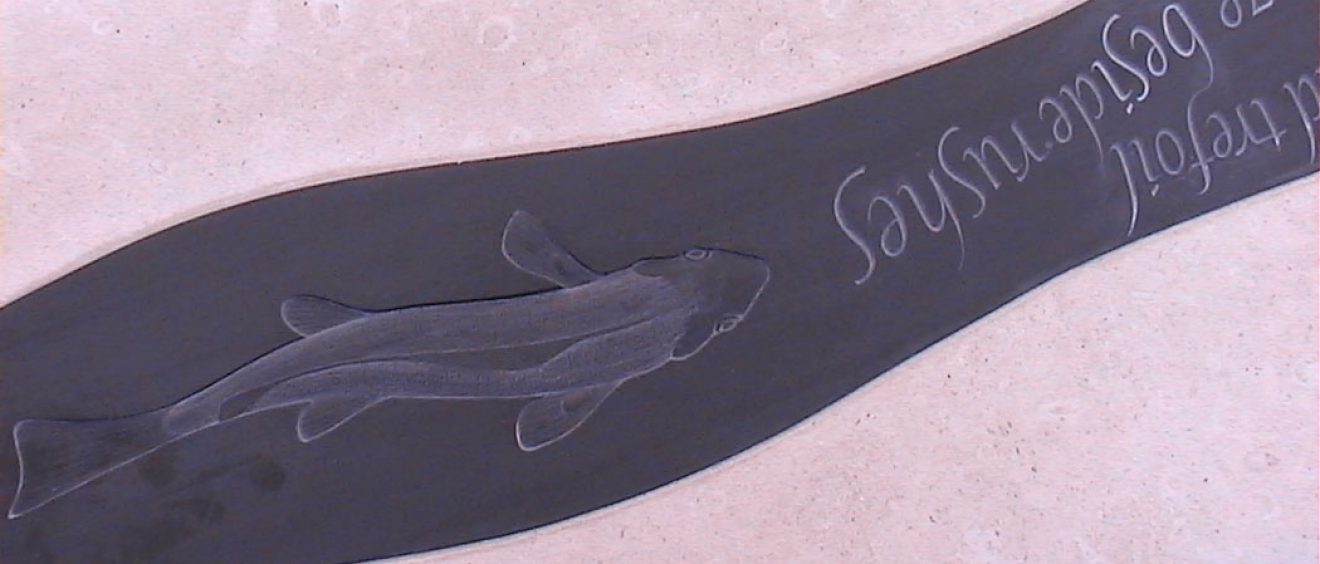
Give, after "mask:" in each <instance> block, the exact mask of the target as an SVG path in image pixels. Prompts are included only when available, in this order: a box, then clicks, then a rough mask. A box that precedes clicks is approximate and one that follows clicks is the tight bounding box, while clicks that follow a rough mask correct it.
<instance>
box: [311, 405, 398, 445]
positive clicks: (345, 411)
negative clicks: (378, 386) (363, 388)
mask: <svg viewBox="0 0 1320 564" xmlns="http://www.w3.org/2000/svg"><path fill="white" fill-rule="evenodd" d="M380 401H381V400H380V399H379V398H374V397H363V396H329V397H323V398H317V399H316V400H314V401H313V402H312V403H309V404H307V406H306V407H304V408H303V409H302V412H301V413H299V414H298V440H300V441H302V442H304V443H310V442H312V441H314V440H316V439H319V438H321V437H323V436H325V434H326V433H329V432H330V431H333V430H335V429H338V428H339V426H340V425H343V424H344V423H347V422H348V420H349V419H352V418H354V417H356V416H357V415H358V414H359V413H362V412H363V411H366V410H367V408H370V407H371V406H373V405H376V404H377V403H380Z"/></svg>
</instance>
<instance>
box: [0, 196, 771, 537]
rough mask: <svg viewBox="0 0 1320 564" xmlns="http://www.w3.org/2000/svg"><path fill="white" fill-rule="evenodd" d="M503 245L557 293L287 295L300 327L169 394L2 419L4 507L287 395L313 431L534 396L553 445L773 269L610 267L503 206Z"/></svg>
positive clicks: (311, 436) (527, 414)
mask: <svg viewBox="0 0 1320 564" xmlns="http://www.w3.org/2000/svg"><path fill="white" fill-rule="evenodd" d="M502 250H503V253H504V256H505V258H507V259H508V260H509V262H511V263H512V264H513V265H514V266H516V267H518V268H519V269H521V270H523V271H525V272H527V273H530V274H533V275H535V276H538V277H540V278H543V279H545V280H548V281H551V282H554V283H555V284H557V285H558V286H560V288H559V289H555V290H551V291H546V292H541V293H537V294H530V295H526V296H519V297H511V298H501V299H492V300H483V301H474V302H464V303H450V304H439V305H421V306H415V307H406V308H401V309H394V310H388V311H365V310H361V309H357V308H353V307H349V306H345V305H342V304H339V303H336V302H332V301H330V300H326V299H323V298H317V297H311V296H299V297H294V298H290V299H288V300H286V301H285V302H284V303H283V305H282V307H281V314H282V317H283V319H284V322H285V323H286V324H287V325H288V326H289V328H290V329H292V330H293V331H294V332H296V333H298V334H299V335H301V336H302V338H301V339H299V340H296V341H293V342H291V343H289V344H287V345H284V346H283V347H280V348H278V349H275V350H274V351H272V352H270V353H268V354H266V355H264V356H262V357H260V358H257V359H256V360H253V361H252V362H250V363H248V364H246V365H244V366H242V367H240V368H238V369H237V370H235V371H234V372H232V373H230V374H229V375H227V376H225V377H224V378H222V379H220V380H218V381H216V382H215V383H213V384H211V385H210V386H208V387H206V388H203V389H202V390H200V391H198V392H196V393H194V394H192V395H190V396H188V397H186V398H183V399H182V400H179V401H178V402H176V403H174V404H172V405H169V406H166V407H163V408H160V409H157V410H154V411H149V412H146V413H142V414H139V415H133V416H128V417H121V418H113V419H91V420H76V421H73V420H36V419H28V420H24V421H20V422H18V423H17V424H15V425H14V429H13V432H14V444H15V446H16V447H17V450H18V456H19V465H20V479H19V485H18V492H17V493H16V495H15V497H14V502H13V505H12V506H11V508H10V510H9V517H10V518H14V517H18V516H20V515H23V514H24V513H27V512H29V511H32V510H33V509H36V508H38V507H41V506H42V505H45V504H46V503H49V502H50V501H52V500H54V499H56V498H58V497H60V496H62V495H64V494H67V493H69V492H71V491H73V490H75V489H77V488H79V487H81V486H82V485H84V484H87V483H88V482H91V481H92V480H95V479H96V478H98V477H100V476H103V475H105V474H107V473H109V472H112V471H114V470H115V469H117V468H119V467H121V466H124V465H125V464H128V463H130V462H132V461H134V460H137V459H139V458H141V457H143V456H146V455H148V454H150V453H151V452H153V451H155V450H157V449H159V448H161V447H163V446H165V445H167V444H170V443H172V442H174V441H178V440H181V439H183V438H185V437H187V436H189V435H192V434H194V433H197V432H199V431H202V430H204V429H207V428H210V427H213V426H216V425H219V424H222V423H225V422H227V421H231V420H233V419H237V418H240V417H243V416H246V415H251V414H253V413H259V412H262V411H267V410H272V409H278V408H284V407H292V406H298V407H299V408H300V409H301V411H300V412H299V416H298V424H297V431H298V438H299V439H300V440H302V441H303V442H310V441H313V440H316V439H317V438H319V437H322V436H324V435H325V434H327V433H329V432H331V431H333V430H335V429H336V428H338V427H339V426H341V425H343V424H344V423H346V422H347V421H349V420H350V419H352V418H353V417H355V416H357V415H358V414H360V413H362V412H363V411H365V410H367V409H369V408H371V407H372V406H374V405H377V404H379V403H381V402H383V401H385V400H388V399H396V398H409V399H509V398H530V399H531V401H530V402H528V403H527V405H526V406H524V407H523V409H522V411H521V412H520V414H519V416H518V421H517V425H516V437H517V441H518V445H519V447H520V448H522V449H523V450H525V451H533V450H536V449H539V448H542V447H545V446H547V445H549V444H551V443H554V442H556V441H558V440H560V439H562V438H564V437H565V436H567V435H568V434H569V433H571V432H572V431H573V430H574V429H577V428H578V427H579V426H580V425H582V423H583V422H584V421H585V420H586V419H587V418H588V417H589V416H590V415H591V414H592V413H593V412H595V410H596V408H597V407H599V406H600V404H601V402H603V401H605V399H606V398H607V397H609V395H610V394H611V393H612V392H613V391H614V390H615V389H616V388H618V387H619V386H620V385H621V384H623V383H624V382H626V381H628V380H629V379H632V378H635V377H638V376H641V375H643V374H647V373H650V372H653V371H655V370H657V369H659V368H660V367H662V366H664V365H666V364H668V363H670V362H674V361H677V360H684V359H687V358H689V357H691V356H692V355H694V354H696V353H698V352H699V351H701V350H702V348H703V347H705V346H706V344H707V343H709V342H710V341H711V339H713V338H714V337H715V336H716V335H719V334H721V333H727V332H729V331H732V330H733V329H734V328H735V327H736V326H737V325H738V323H739V322H740V321H742V319H743V317H744V316H745V315H747V313H748V312H749V311H750V310H751V308H752V306H753V305H754V304H755V303H756V300H757V298H758V297H759V296H760V295H761V292H762V290H763V289H764V288H765V285H766V283H767V282H768V281H769V277H770V270H769V268H768V267H767V266H766V264H765V263H764V261H762V260H760V259H758V258H755V257H750V256H746V255H742V254H738V253H734V252H729V251H721V250H711V249H700V248H694V249H690V250H688V251H686V252H684V253H683V254H682V255H680V256H676V257H670V258H660V259H645V260H640V261H638V262H636V263H634V264H633V265H632V266H630V267H628V268H626V269H623V270H619V271H616V272H613V273H610V274H608V275H601V274H598V273H596V272H594V271H592V270H591V269H589V268H587V267H586V266H584V265H582V264H581V263H580V262H578V260H577V259H576V258H574V257H573V255H572V254H571V253H569V252H568V251H567V250H565V249H563V248H562V247H560V246H559V245H558V244H557V243H555V242H554V241H553V240H552V239H551V238H550V237H549V236H548V234H547V233H546V231H545V229H544V227H543V226H542V225H541V224H540V222H539V221H538V220H536V219H535V218H534V217H532V216H531V215H530V214H528V213H526V212H521V211H519V212H515V213H514V214H513V216H512V217H510V219H509V221H508V224H507V225H506V226H505V230H504V238H503V244H502ZM555 343H564V344H565V346H564V347H563V348H562V349H560V350H559V351H558V352H557V353H555V354H553V355H552V356H551V357H550V358H549V359H548V360H545V361H544V362H540V363H538V364H535V365H533V366H530V367H523V368H502V367H489V366H483V365H480V364H478V365H476V366H473V365H472V363H471V362H466V363H465V362H462V361H461V359H460V357H461V356H464V355H467V356H471V355H472V354H479V353H485V352H494V351H500V350H506V349H516V348H520V347H531V346H537V345H551V344H555Z"/></svg>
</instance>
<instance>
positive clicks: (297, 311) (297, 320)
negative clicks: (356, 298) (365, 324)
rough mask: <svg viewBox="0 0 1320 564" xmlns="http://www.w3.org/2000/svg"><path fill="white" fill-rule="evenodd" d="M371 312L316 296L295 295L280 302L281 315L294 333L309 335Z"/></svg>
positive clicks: (366, 315) (354, 319)
mask: <svg viewBox="0 0 1320 564" xmlns="http://www.w3.org/2000/svg"><path fill="white" fill-rule="evenodd" d="M370 315H371V313H369V312H366V311H362V310H360V309H357V308H352V307H348V306H346V305H344V304H341V303H337V302H333V301H330V300H327V299H325V298H318V297H316V296H294V297H292V298H289V299H287V300H284V303H282V304H280V317H282V318H284V324H285V325H288V326H289V329H292V330H293V332H294V333H297V334H299V335H302V336H304V337H309V336H311V335H315V334H317V333H320V332H321V331H325V330H326V329H329V328H331V327H336V326H339V325H343V324H345V323H348V322H350V321H356V320H358V319H362V318H364V317H368V316H370Z"/></svg>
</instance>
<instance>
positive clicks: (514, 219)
mask: <svg viewBox="0 0 1320 564" xmlns="http://www.w3.org/2000/svg"><path fill="white" fill-rule="evenodd" d="M500 250H501V251H502V252H503V253H504V258H506V259H508V260H509V262H510V263H512V264H513V265H514V266H516V267H518V268H519V269H520V270H522V271H523V272H526V273H528V274H531V275H533V276H537V277H539V278H543V279H545V280H548V281H550V282H554V283H555V284H558V285H559V286H561V287H564V288H571V287H573V286H581V285H583V284H586V283H588V282H591V281H593V280H596V279H597V278H600V274H597V273H596V272H594V271H592V270H591V269H590V268H587V267H586V266H584V265H583V264H582V263H581V262H579V261H578V259H577V258H575V257H574V256H573V253H570V252H568V250H567V249H564V248H563V247H562V246H560V245H559V243H556V242H555V241H554V239H552V238H551V237H550V234H549V233H548V232H547V231H546V230H545V226H544V225H542V224H541V221H540V220H538V219H536V217H535V216H533V215H532V214H530V213H527V212H525V211H522V210H518V211H516V212H513V215H512V216H511V217H509V223H508V224H507V225H505V226H504V240H503V242H502V243H501V246H500Z"/></svg>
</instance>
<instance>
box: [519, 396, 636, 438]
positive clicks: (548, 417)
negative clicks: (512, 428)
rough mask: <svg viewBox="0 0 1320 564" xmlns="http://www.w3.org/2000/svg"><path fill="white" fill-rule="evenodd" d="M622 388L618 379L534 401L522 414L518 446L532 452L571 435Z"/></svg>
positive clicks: (523, 409)
mask: <svg viewBox="0 0 1320 564" xmlns="http://www.w3.org/2000/svg"><path fill="white" fill-rule="evenodd" d="M618 387H619V382H614V383H610V384H602V385H599V386H592V387H590V388H583V389H580V390H574V391H571V392H565V393H562V394H555V395H551V396H545V397H542V398H537V399H535V400H532V401H531V402H530V403H528V404H527V405H525V406H523V408H522V412H520V413H519V414H518V447H519V448H521V449H523V450H524V451H527V452H531V451H534V450H536V449H539V448H542V447H545V446H547V445H550V444H552V443H554V442H556V441H558V440H559V439H562V438H564V437H566V436H568V434H569V433H572V432H573V430H574V429H577V428H578V427H580V426H581V425H582V422H583V421H586V420H587V418H588V417H590V416H591V414H592V413H595V412H596V408H598V407H600V404H601V402H604V401H605V398H607V397H609V396H610V394H611V393H613V392H614V390H615V389H616V388H618Z"/></svg>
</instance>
